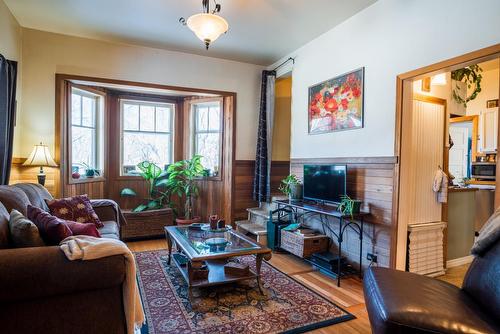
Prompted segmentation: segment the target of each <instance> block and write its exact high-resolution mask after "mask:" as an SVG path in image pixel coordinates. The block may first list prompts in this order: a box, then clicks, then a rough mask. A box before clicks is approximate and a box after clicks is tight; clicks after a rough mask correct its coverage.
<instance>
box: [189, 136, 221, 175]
mask: <svg viewBox="0 0 500 334" xmlns="http://www.w3.org/2000/svg"><path fill="white" fill-rule="evenodd" d="M219 139H220V134H218V133H200V134H197V135H196V138H195V140H196V154H199V155H201V156H202V157H203V158H202V159H201V163H202V164H203V167H205V168H207V169H210V170H212V171H214V170H219V153H220V152H219Z"/></svg>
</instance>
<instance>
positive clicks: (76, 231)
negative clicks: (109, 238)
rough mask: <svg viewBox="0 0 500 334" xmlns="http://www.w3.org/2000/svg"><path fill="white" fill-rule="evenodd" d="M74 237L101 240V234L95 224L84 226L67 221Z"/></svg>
mask: <svg viewBox="0 0 500 334" xmlns="http://www.w3.org/2000/svg"><path fill="white" fill-rule="evenodd" d="M66 225H68V227H69V229H70V230H71V232H73V235H89V236H91V237H96V238H100V237H101V234H100V233H99V231H98V230H97V228H96V227H95V225H94V224H82V223H77V222H72V221H66Z"/></svg>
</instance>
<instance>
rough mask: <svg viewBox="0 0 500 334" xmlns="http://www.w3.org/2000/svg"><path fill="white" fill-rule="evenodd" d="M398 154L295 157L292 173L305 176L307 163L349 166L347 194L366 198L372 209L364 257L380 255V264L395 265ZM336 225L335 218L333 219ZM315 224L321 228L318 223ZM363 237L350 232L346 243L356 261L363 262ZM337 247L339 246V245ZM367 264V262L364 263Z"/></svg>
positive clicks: (312, 222) (314, 223) (366, 225)
mask: <svg viewBox="0 0 500 334" xmlns="http://www.w3.org/2000/svg"><path fill="white" fill-rule="evenodd" d="M396 162H397V161H396V158H395V157H375V158H326V159H292V161H291V173H293V174H296V175H297V176H298V177H299V178H301V179H302V178H303V166H304V165H305V164H345V165H347V194H348V195H349V196H351V197H352V198H355V199H359V200H362V201H363V207H362V209H363V210H365V211H369V212H370V215H369V216H368V217H367V218H366V219H365V222H366V223H367V224H365V229H364V231H365V233H364V239H363V242H364V244H363V253H364V254H363V259H364V261H366V253H368V252H370V253H375V254H377V255H378V265H381V266H384V267H389V266H393V265H394V252H393V250H394V247H393V245H394V243H395V237H396V226H395V223H394V220H393V203H394V186H395V180H396V179H397V177H396V176H397V174H396V173H397V170H396ZM331 222H332V224H336V223H337V222H336V221H335V220H333V219H332V220H331ZM311 225H312V226H313V227H315V228H319V224H318V222H315V221H311ZM358 245H359V238H358V236H357V235H355V234H354V233H347V235H346V238H345V243H344V244H342V247H343V249H344V250H345V252H346V255H347V257H348V258H349V259H350V260H351V261H352V262H359V249H358ZM333 247H336V246H335V245H334V246H333ZM363 265H364V266H366V265H367V263H366V262H363Z"/></svg>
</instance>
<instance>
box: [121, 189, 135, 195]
mask: <svg viewBox="0 0 500 334" xmlns="http://www.w3.org/2000/svg"><path fill="white" fill-rule="evenodd" d="M120 196H137V193H136V192H135V191H134V190H132V189H130V188H123V189H122V191H121V192H120Z"/></svg>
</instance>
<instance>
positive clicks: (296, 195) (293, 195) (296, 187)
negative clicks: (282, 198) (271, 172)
mask: <svg viewBox="0 0 500 334" xmlns="http://www.w3.org/2000/svg"><path fill="white" fill-rule="evenodd" d="M303 189H304V187H303V185H302V184H291V185H290V194H289V195H288V199H289V200H290V201H300V200H302V198H303V193H302V191H303Z"/></svg>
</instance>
